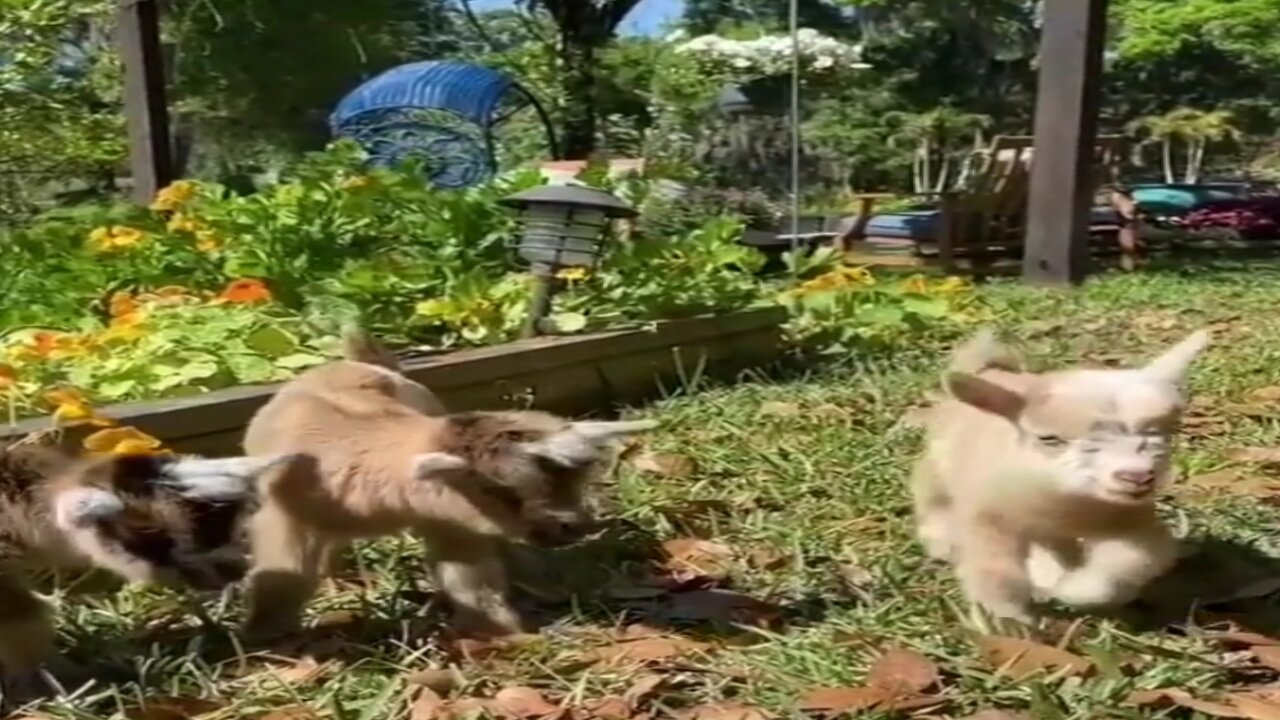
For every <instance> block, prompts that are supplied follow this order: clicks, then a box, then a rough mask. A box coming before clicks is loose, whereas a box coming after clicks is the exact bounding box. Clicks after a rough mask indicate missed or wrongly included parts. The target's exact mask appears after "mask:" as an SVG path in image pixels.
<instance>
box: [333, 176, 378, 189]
mask: <svg viewBox="0 0 1280 720" xmlns="http://www.w3.org/2000/svg"><path fill="white" fill-rule="evenodd" d="M372 184H373V180H372V179H371V178H370V177H369V176H368V175H353V176H352V177H349V178H347V179H346V180H343V181H342V182H341V183H339V184H338V187H339V188H341V189H343V190H359V189H360V188H363V187H368V186H369V185H372Z"/></svg>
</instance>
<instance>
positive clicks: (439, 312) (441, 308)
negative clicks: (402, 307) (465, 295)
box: [413, 298, 453, 318]
mask: <svg viewBox="0 0 1280 720" xmlns="http://www.w3.org/2000/svg"><path fill="white" fill-rule="evenodd" d="M413 311H414V312H415V313H417V314H418V315H422V316H424V317H432V318H438V317H445V316H446V315H450V314H452V312H453V303H451V302H449V301H448V300H440V299H438V298H437V299H435V300H423V301H422V302H420V303H418V304H417V305H414V306H413Z"/></svg>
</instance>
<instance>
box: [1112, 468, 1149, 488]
mask: <svg viewBox="0 0 1280 720" xmlns="http://www.w3.org/2000/svg"><path fill="white" fill-rule="evenodd" d="M1115 479H1116V480H1119V481H1120V482H1122V483H1126V484H1128V485H1138V486H1142V485H1150V484H1151V483H1153V482H1155V480H1156V474H1155V473H1154V472H1152V471H1150V470H1117V471H1116V472H1115Z"/></svg>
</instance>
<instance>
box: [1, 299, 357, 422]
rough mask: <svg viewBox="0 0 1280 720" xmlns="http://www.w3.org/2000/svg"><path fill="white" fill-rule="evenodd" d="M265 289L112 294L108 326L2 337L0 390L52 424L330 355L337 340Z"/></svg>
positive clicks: (292, 368) (269, 377)
mask: <svg viewBox="0 0 1280 720" xmlns="http://www.w3.org/2000/svg"><path fill="white" fill-rule="evenodd" d="M264 292H265V288H264V287H262V286H261V285H260V284H259V283H256V281H247V282H237V283H232V284H231V285H229V286H228V287H227V288H226V289H224V290H223V291H222V292H220V293H216V294H214V293H200V294H196V293H191V292H188V291H186V290H185V289H184V288H180V287H168V288H162V289H160V290H158V291H156V292H153V293H143V294H139V295H132V294H130V293H127V292H117V293H115V294H113V295H112V297H111V299H110V303H109V305H110V314H111V318H110V320H108V321H107V322H105V323H102V324H100V325H96V326H89V327H85V328H83V329H81V330H78V331H62V330H49V329H34V328H28V329H24V330H19V331H14V332H11V333H9V334H7V335H5V336H4V337H3V338H0V358H2V359H3V363H4V364H3V365H0V369H3V371H2V372H0V385H2V387H0V391H3V392H5V393H6V394H7V395H8V397H9V398H10V407H11V410H12V411H15V412H16V414H19V415H27V414H34V413H38V412H42V411H46V410H49V409H52V410H53V412H54V418H55V420H59V421H84V422H92V421H93V420H94V417H93V416H92V415H91V414H90V413H89V412H88V410H87V408H88V407H89V404H90V402H93V401H101V402H119V401H124V400H141V399H151V398H160V397H173V396H183V395H193V394H199V393H202V392H207V391H209V390H214V389H217V388H222V387H229V386H232V385H241V384H249V383H265V382H274V381H281V380H286V379H288V378H290V377H292V376H293V375H295V374H296V373H297V372H298V371H300V370H302V369H305V368H307V367H311V366H313V365H318V364H320V363H322V362H325V361H326V360H328V359H329V358H330V357H332V356H333V355H334V347H335V343H336V340H335V338H333V337H332V336H330V335H326V334H325V333H323V332H321V331H320V330H318V329H317V328H315V327H314V326H312V325H310V324H309V323H307V322H305V321H304V320H303V319H302V318H300V317H298V316H297V315H295V314H292V313H289V312H288V311H286V310H284V309H282V308H279V307H278V306H270V305H264V303H265V302H266V299H267V297H268V296H264V294H263V293H264ZM50 388H61V389H60V390H58V391H56V393H50V392H49V389H50ZM73 388H74V389H73ZM80 388H83V390H80Z"/></svg>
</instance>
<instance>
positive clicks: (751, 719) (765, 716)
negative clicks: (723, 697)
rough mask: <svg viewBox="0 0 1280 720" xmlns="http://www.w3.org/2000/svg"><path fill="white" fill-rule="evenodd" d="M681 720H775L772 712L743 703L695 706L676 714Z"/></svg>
mask: <svg viewBox="0 0 1280 720" xmlns="http://www.w3.org/2000/svg"><path fill="white" fill-rule="evenodd" d="M675 716H676V717H677V718H678V719H679V720H773V719H774V718H776V717H778V716H777V715H774V714H773V713H772V712H769V711H768V710H765V709H764V708H761V707H755V706H754V705H743V704H741V703H710V704H706V705H695V706H694V707H691V708H685V709H684V710H681V711H680V712H678V713H676V714H675Z"/></svg>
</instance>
